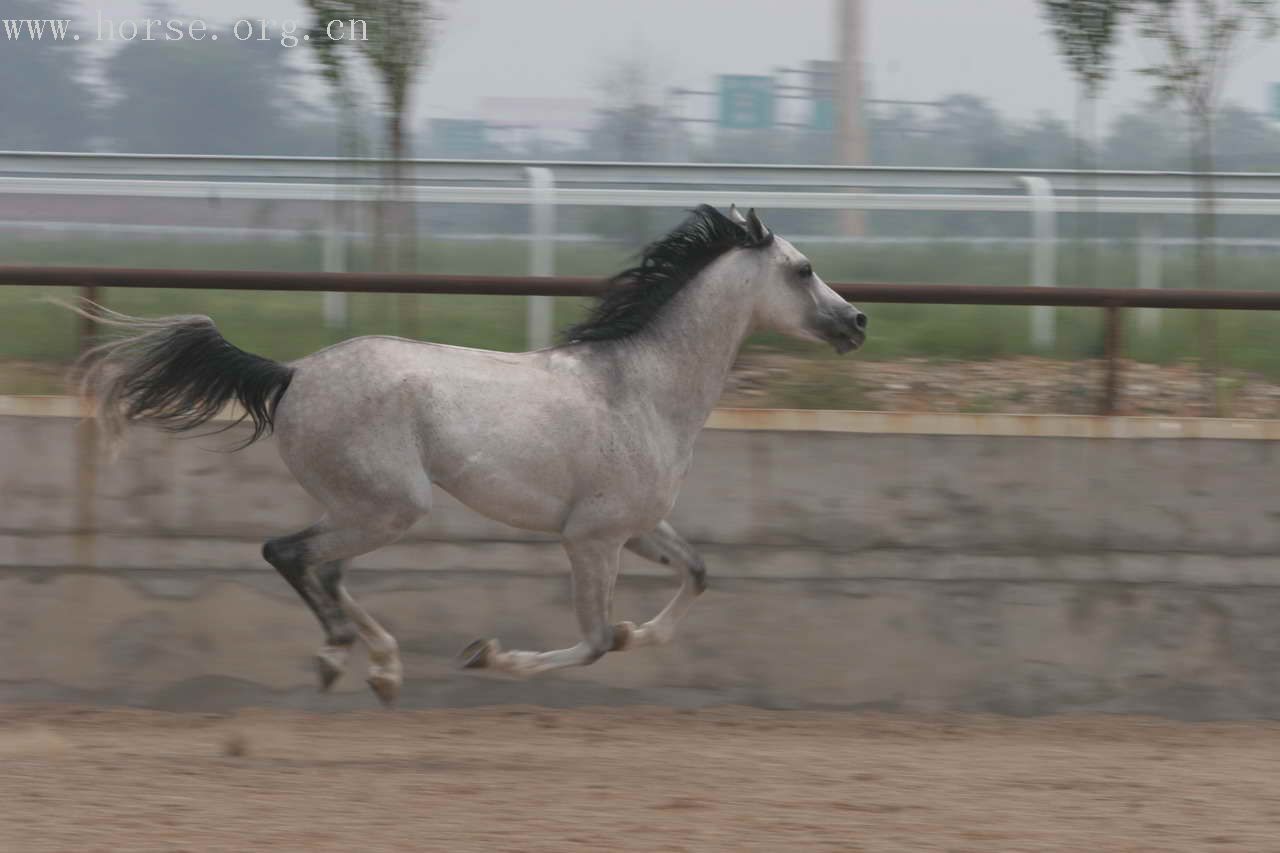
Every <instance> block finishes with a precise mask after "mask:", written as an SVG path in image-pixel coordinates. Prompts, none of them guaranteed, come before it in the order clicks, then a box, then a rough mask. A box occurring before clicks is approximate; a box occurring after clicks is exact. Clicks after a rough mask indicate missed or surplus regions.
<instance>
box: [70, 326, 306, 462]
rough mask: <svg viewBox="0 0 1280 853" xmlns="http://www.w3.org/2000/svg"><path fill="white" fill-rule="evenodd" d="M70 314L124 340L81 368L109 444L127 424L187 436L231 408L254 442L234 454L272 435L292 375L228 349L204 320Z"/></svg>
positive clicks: (88, 357)
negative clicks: (248, 424)
mask: <svg viewBox="0 0 1280 853" xmlns="http://www.w3.org/2000/svg"><path fill="white" fill-rule="evenodd" d="M74 310H76V311H78V312H79V313H81V314H83V315H85V316H88V317H91V318H92V319H94V320H96V321H97V322H99V323H101V324H104V325H106V326H109V327H114V328H117V329H120V330H122V331H123V332H124V334H125V336H124V337H122V338H119V339H117V340H113V341H110V342H108V343H105V344H102V345H101V346H98V347H96V348H94V349H92V350H90V351H89V352H87V353H85V355H84V356H83V357H82V359H81V361H80V364H81V367H82V368H83V374H82V380H81V390H82V393H84V394H85V395H86V396H91V397H92V398H93V399H94V400H95V401H96V403H97V410H98V418H99V420H100V421H101V423H102V425H103V427H104V429H105V430H106V432H107V435H108V437H109V438H110V439H115V438H118V437H119V434H120V432H121V431H122V429H123V427H124V425H125V424H126V423H129V422H133V421H144V422H148V423H153V424H156V425H157V426H159V427H161V428H162V429H166V430H169V431H171V432H182V431H185V430H189V429H194V428H196V427H198V426H200V425H201V424H204V423H207V422H208V421H210V420H212V419H213V418H214V416H216V415H217V414H218V413H219V412H221V411H222V410H223V408H224V407H225V406H226V405H227V404H228V403H230V402H232V401H233V400H234V401H235V402H237V403H239V404H240V407H241V408H242V409H243V414H242V415H241V416H240V419H239V420H238V421H236V422H235V423H240V422H241V421H244V420H245V419H248V420H250V421H251V422H252V423H253V434H252V435H250V436H249V439H248V440H247V441H245V442H244V444H242V445H240V447H247V446H248V445H250V444H252V443H253V442H255V441H257V440H258V439H259V438H262V437H263V436H264V435H269V434H270V433H271V431H272V429H273V427H274V426H275V411H276V406H277V405H279V403H280V399H281V398H282V397H283V396H284V393H285V391H286V390H288V388H289V383H290V381H292V379H293V368H292V367H288V366H287V365H284V364H281V363H279V362H277V361H272V360H271V359H269V358H263V357H262V356H258V355H253V354H252V353H247V352H245V351H244V350H242V349H239V348H237V347H235V346H232V345H231V344H230V343H228V342H227V339H226V338H224V337H222V335H221V333H219V332H218V329H217V328H216V327H215V326H214V325H213V321H212V320H210V319H209V318H208V317H201V316H181V317H161V318H157V319H150V320H149V319H141V318H138V317H128V316H126V315H124V314H117V313H116V312H114V311H109V310H108V309H105V308H103V307H101V306H99V305H93V304H88V305H85V306H84V307H81V308H75V309H74ZM234 425H235V424H234V423H233V424H231V425H230V426H234ZM237 449H238V448H237Z"/></svg>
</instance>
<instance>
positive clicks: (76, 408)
mask: <svg viewBox="0 0 1280 853" xmlns="http://www.w3.org/2000/svg"><path fill="white" fill-rule="evenodd" d="M86 411H87V408H85V407H83V404H81V403H80V401H79V400H77V399H76V398H74V397H62V396H59V397H53V396H50V397H19V396H3V395H0V416H9V417H36V418H79V417H83V416H84V414H85V413H86ZM238 416H239V414H238V410H237V409H235V408H233V407H229V408H228V409H227V410H226V411H224V412H223V413H222V414H221V415H219V418H220V419H229V418H232V417H238ZM707 427H708V428H709V429H721V430H744V431H761V430H763V431H769V432H849V433H864V434H874V435H990V436H1009V437H1033V438H1131V439H1134V438H1137V439H1150V438H1184V439H1185V438H1212V439H1233V440H1245V441H1280V421H1277V420H1245V419H1234V418H1160V417H1099V416H1095V415H998V414H982V415H978V414H964V413H959V412H845V411H829V410H823V409H716V410H715V411H714V412H712V413H711V417H710V419H709V420H708V421H707Z"/></svg>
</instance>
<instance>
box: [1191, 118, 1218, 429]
mask: <svg viewBox="0 0 1280 853" xmlns="http://www.w3.org/2000/svg"><path fill="white" fill-rule="evenodd" d="M1196 123H1197V126H1196V127H1195V128H1194V130H1193V137H1194V138H1193V140H1192V166H1193V169H1194V171H1195V172H1196V174H1197V180H1196V217H1195V218H1196V286H1197V287H1199V288H1201V289H1203V290H1214V289H1216V288H1217V286H1218V284H1217V264H1216V260H1217V259H1216V252H1215V248H1214V245H1213V239H1214V234H1215V231H1216V224H1217V223H1216V216H1215V209H1214V208H1215V204H1214V202H1215V199H1214V185H1213V115H1212V113H1211V112H1210V111H1209V110H1208V109H1205V110H1204V111H1203V112H1202V113H1201V114H1200V115H1199V116H1197V118H1196ZM1197 325H1198V326H1199V332H1200V370H1201V376H1202V377H1203V382H1204V400H1205V405H1206V407H1207V408H1208V410H1209V413H1210V414H1213V415H1220V414H1222V406H1221V400H1220V399H1219V395H1218V322H1217V315H1216V314H1215V313H1214V312H1212V311H1208V310H1202V311H1201V312H1200V315H1199V317H1198V318H1197Z"/></svg>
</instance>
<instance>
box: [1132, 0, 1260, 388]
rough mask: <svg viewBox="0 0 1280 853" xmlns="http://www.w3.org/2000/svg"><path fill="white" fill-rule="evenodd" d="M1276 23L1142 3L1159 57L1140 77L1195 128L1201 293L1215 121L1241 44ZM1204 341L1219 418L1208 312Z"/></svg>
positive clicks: (1256, 1) (1198, 2) (1228, 9)
mask: <svg viewBox="0 0 1280 853" xmlns="http://www.w3.org/2000/svg"><path fill="white" fill-rule="evenodd" d="M1277 23H1278V22H1277V16H1276V9H1275V2H1274V0H1142V4H1141V15H1140V27H1139V32H1140V34H1141V35H1142V36H1143V37H1144V38H1146V39H1149V40H1151V41H1153V42H1154V43H1155V44H1156V45H1157V47H1158V49H1159V50H1160V57H1159V60H1158V61H1156V62H1155V63H1153V64H1152V65H1150V66H1148V67H1146V68H1143V69H1141V71H1142V73H1144V74H1147V75H1148V76H1150V77H1152V78H1153V79H1154V80H1155V81H1156V93H1157V95H1159V96H1162V97H1165V98H1169V99H1176V100H1178V101H1180V102H1181V103H1182V106H1183V108H1184V109H1185V110H1186V113H1187V117H1188V119H1189V120H1190V131H1191V167H1192V171H1193V172H1195V173H1196V174H1197V176H1198V179H1197V188H1198V189H1197V194H1196V195H1197V205H1196V217H1195V218H1196V281H1197V284H1198V286H1199V287H1202V288H1212V287H1216V286H1217V282H1216V278H1217V276H1216V269H1215V257H1214V251H1213V246H1212V243H1211V241H1212V240H1213V237H1214V233H1215V230H1216V223H1215V221H1214V220H1215V211H1214V185H1213V129H1214V117H1215V113H1216V112H1217V109H1218V103H1219V100H1220V98H1221V95H1222V89H1223V85H1224V84H1225V82H1226V79H1227V73H1228V71H1229V70H1230V68H1231V63H1232V62H1233V61H1234V59H1235V58H1236V55H1237V51H1238V50H1239V48H1240V46H1241V43H1242V42H1243V41H1244V39H1245V38H1246V36H1248V35H1249V33H1250V32H1253V33H1254V34H1255V35H1256V36H1257V37H1258V38H1259V39H1270V38H1272V37H1274V36H1275V34H1276V30H1277ZM1200 338H1201V349H1202V353H1201V355H1202V359H1203V361H1204V367H1205V383H1206V398H1207V399H1208V400H1210V401H1212V405H1213V407H1214V409H1215V411H1217V410H1220V408H1221V407H1220V406H1219V401H1218V399H1217V397H1218V394H1217V382H1216V373H1217V330H1216V324H1215V323H1214V321H1213V315H1212V314H1211V313H1209V312H1201V315H1200Z"/></svg>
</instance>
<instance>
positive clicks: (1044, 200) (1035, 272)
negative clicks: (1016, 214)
mask: <svg viewBox="0 0 1280 853" xmlns="http://www.w3.org/2000/svg"><path fill="white" fill-rule="evenodd" d="M1018 183H1020V184H1021V185H1022V186H1023V187H1024V188H1025V189H1026V191H1027V195H1029V196H1030V197H1031V233H1032V236H1033V237H1034V238H1035V246H1034V247H1033V248H1032V254H1031V283H1032V284H1033V285H1035V286H1037V287H1053V286H1054V283H1055V282H1056V279H1057V243H1056V237H1057V234H1056V222H1055V205H1054V198H1053V186H1052V185H1051V184H1050V183H1049V181H1048V179H1047V178H1041V177H1034V176H1027V175H1022V176H1020V177H1019V178H1018ZM1055 333H1056V329H1055V328H1054V322H1053V307H1052V306H1049V305H1036V306H1035V307H1033V308H1032V309H1031V345H1032V346H1033V347H1035V348H1036V349H1038V350H1050V349H1053V343H1054V337H1055Z"/></svg>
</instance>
